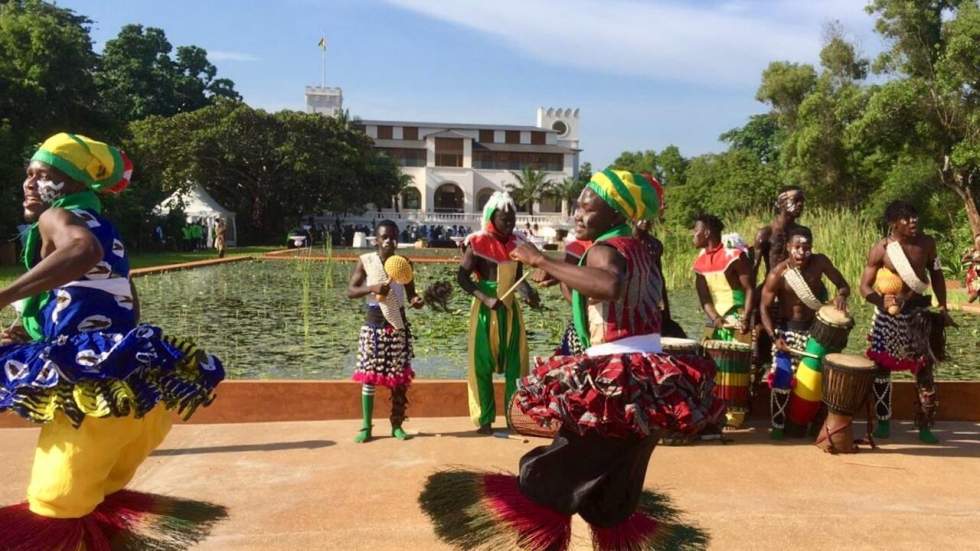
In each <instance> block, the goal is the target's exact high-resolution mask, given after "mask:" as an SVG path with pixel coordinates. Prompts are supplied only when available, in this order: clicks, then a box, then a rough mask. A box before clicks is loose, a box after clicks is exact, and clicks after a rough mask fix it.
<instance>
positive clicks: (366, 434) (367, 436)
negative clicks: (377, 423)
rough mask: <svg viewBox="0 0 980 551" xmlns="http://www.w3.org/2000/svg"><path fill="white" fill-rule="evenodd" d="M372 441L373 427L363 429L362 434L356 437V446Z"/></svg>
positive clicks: (359, 433)
mask: <svg viewBox="0 0 980 551" xmlns="http://www.w3.org/2000/svg"><path fill="white" fill-rule="evenodd" d="M370 440H371V427H361V430H360V432H358V433H357V436H355V437H354V443H355V444H363V443H364V442H368V441H370Z"/></svg>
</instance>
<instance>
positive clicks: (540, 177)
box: [507, 167, 551, 215]
mask: <svg viewBox="0 0 980 551" xmlns="http://www.w3.org/2000/svg"><path fill="white" fill-rule="evenodd" d="M511 174H513V175H514V178H515V179H517V183H516V184H507V191H509V192H510V195H511V196H512V197H513V198H514V202H515V203H517V204H518V205H527V213H528V214H529V215H533V214H534V202H535V201H538V200H540V199H541V198H542V197H544V196H545V195H547V194H548V192H549V191H550V188H551V182H549V181H548V180H547V179H546V178H545V174H544V172H541V171H540V170H535V169H534V168H533V167H527V168H525V169H524V170H522V171H520V172H514V171H511Z"/></svg>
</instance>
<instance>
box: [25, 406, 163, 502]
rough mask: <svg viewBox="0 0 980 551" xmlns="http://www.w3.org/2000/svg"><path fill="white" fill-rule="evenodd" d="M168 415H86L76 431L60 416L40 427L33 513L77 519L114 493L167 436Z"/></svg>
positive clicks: (30, 495)
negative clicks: (138, 417)
mask: <svg viewBox="0 0 980 551" xmlns="http://www.w3.org/2000/svg"><path fill="white" fill-rule="evenodd" d="M171 422H172V420H171V417H170V412H168V411H167V409H166V408H165V407H164V405H163V404H158V405H157V406H156V407H155V408H154V409H152V410H151V411H150V412H149V413H147V414H146V415H145V416H144V417H143V418H142V419H135V418H133V417H132V416H130V417H103V418H98V417H88V418H86V419H85V421H84V422H83V423H82V425H81V426H80V427H78V428H77V429H76V428H75V427H73V426H72V425H71V422H70V421H68V419H67V418H66V417H65V416H64V415H62V414H61V413H60V412H58V413H57V414H55V418H54V420H53V421H52V422H50V423H47V424H45V425H44V426H43V427H42V428H41V436H40V437H39V438H38V442H37V449H36V450H35V452H34V468H33V469H32V471H31V482H30V485H29V486H28V488H27V501H28V503H29V505H30V509H31V511H32V512H33V513H35V514H37V515H41V516H44V517H49V518H79V517H83V516H85V515H87V514H89V513H91V512H92V511H93V510H95V508H96V507H97V506H98V505H99V504H100V503H102V500H103V498H104V497H105V496H107V495H109V494H112V493H114V492H117V491H119V490H121V489H123V487H125V486H126V484H127V483H128V482H129V481H130V479H132V478H133V475H134V474H136V469H137V468H138V467H139V466H140V464H141V463H143V461H144V460H145V459H146V457H147V456H148V455H150V452H152V451H153V450H154V449H155V448H156V447H157V446H159V445H160V443H161V442H162V441H163V439H164V438H165V437H166V436H167V433H168V432H170V425H171Z"/></svg>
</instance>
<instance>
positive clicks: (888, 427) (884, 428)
mask: <svg viewBox="0 0 980 551" xmlns="http://www.w3.org/2000/svg"><path fill="white" fill-rule="evenodd" d="M891 435H892V423H891V421H878V425H877V426H876V427H875V431H874V432H873V433H872V436H874V437H875V438H890V437H891Z"/></svg>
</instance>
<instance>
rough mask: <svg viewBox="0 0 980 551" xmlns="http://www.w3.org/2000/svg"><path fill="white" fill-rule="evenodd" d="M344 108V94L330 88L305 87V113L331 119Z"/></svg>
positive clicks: (341, 91) (338, 89)
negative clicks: (317, 114) (319, 114)
mask: <svg viewBox="0 0 980 551" xmlns="http://www.w3.org/2000/svg"><path fill="white" fill-rule="evenodd" d="M343 108H344V92H343V90H341V89H340V88H335V87H330V86H307V87H306V112H307V113H321V114H323V115H326V116H328V117H332V116H334V115H336V114H337V113H340V111H341V110H342V109H343Z"/></svg>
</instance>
